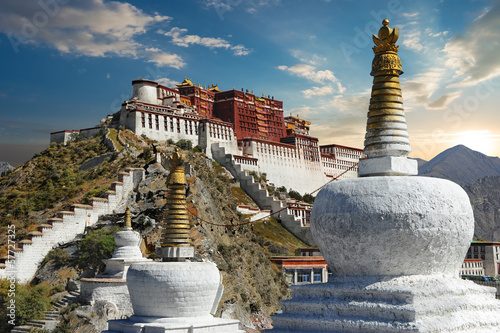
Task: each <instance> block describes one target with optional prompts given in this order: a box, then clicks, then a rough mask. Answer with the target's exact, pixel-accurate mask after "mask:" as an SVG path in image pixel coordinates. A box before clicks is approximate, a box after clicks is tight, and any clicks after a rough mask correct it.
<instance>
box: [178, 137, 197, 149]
mask: <svg viewBox="0 0 500 333" xmlns="http://www.w3.org/2000/svg"><path fill="white" fill-rule="evenodd" d="M175 145H176V146H177V147H179V148H180V149H184V150H191V149H193V143H192V142H191V141H190V140H186V139H180V140H179V141H177V142H176V143H175Z"/></svg>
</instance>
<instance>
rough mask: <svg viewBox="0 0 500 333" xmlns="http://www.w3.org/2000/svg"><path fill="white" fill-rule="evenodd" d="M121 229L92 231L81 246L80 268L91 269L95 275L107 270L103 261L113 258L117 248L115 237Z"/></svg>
mask: <svg viewBox="0 0 500 333" xmlns="http://www.w3.org/2000/svg"><path fill="white" fill-rule="evenodd" d="M118 230H119V228H118V227H115V228H112V229H99V230H95V231H90V232H89V233H88V234H87V236H85V238H84V239H83V240H82V241H81V242H80V244H79V252H78V259H77V264H78V266H79V267H80V268H89V269H91V270H93V271H94V272H95V273H98V272H102V271H103V270H104V268H105V265H104V263H103V262H102V259H107V258H111V255H112V254H113V251H114V249H115V247H116V243H115V240H114V235H115V233H116V231H118Z"/></svg>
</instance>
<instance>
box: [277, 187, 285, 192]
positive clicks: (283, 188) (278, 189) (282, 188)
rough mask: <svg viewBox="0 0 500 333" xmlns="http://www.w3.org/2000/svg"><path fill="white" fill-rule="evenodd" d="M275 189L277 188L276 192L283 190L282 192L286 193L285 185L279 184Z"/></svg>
mask: <svg viewBox="0 0 500 333" xmlns="http://www.w3.org/2000/svg"><path fill="white" fill-rule="evenodd" d="M276 190H277V191H278V192H284V193H286V192H287V191H286V187H285V186H280V187H278V188H277V189H276Z"/></svg>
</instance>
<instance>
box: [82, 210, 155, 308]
mask: <svg viewBox="0 0 500 333" xmlns="http://www.w3.org/2000/svg"><path fill="white" fill-rule="evenodd" d="M114 240H115V243H116V247H115V250H114V252H113V256H112V257H111V258H110V259H104V260H103V262H104V263H105V264H106V270H105V271H104V272H103V273H102V274H99V275H97V276H96V277H95V278H83V279H81V280H80V281H81V293H80V296H79V300H80V302H82V303H89V304H93V303H95V302H97V301H108V302H112V303H114V304H115V305H116V306H117V308H118V309H119V310H120V312H121V314H122V315H130V314H131V313H132V303H131V302H130V296H129V293H128V289H127V282H126V280H125V277H126V275H127V270H128V268H129V266H130V265H131V264H132V263H135V262H140V261H151V259H146V258H143V257H142V252H141V249H140V245H141V241H142V238H141V235H140V234H139V233H138V232H137V231H133V230H132V222H131V219H130V209H129V207H128V206H127V208H126V210H125V226H124V228H123V231H119V232H117V233H116V234H115V237H114Z"/></svg>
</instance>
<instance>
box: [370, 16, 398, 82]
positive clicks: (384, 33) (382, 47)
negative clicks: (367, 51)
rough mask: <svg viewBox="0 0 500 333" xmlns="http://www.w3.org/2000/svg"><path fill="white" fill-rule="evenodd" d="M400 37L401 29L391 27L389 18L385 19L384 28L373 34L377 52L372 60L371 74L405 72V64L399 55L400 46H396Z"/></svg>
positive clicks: (374, 50) (375, 51)
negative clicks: (403, 64)
mask: <svg viewBox="0 0 500 333" xmlns="http://www.w3.org/2000/svg"><path fill="white" fill-rule="evenodd" d="M398 38H399V29H398V28H394V29H392V28H390V27H389V20H388V19H385V20H383V21H382V28H380V29H379V31H378V35H373V42H374V43H375V46H374V47H373V52H374V53H375V58H374V59H373V62H372V72H371V73H370V74H371V75H375V74H376V73H377V72H379V71H383V72H384V73H385V74H390V73H397V74H398V75H400V74H403V70H402V69H403V66H402V64H401V60H400V59H399V57H398V51H399V46H396V42H397V40H398Z"/></svg>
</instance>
